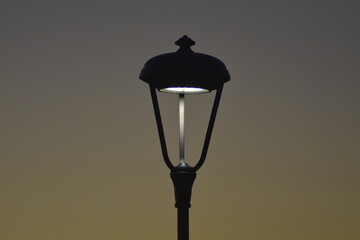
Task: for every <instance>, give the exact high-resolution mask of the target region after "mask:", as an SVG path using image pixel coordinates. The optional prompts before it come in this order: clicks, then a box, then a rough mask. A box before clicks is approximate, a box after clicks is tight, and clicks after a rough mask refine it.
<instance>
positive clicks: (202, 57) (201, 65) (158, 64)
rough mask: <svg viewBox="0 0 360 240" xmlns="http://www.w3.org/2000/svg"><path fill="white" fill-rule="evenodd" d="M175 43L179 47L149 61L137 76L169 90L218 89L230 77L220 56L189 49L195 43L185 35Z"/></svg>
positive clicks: (183, 92)
mask: <svg viewBox="0 0 360 240" xmlns="http://www.w3.org/2000/svg"><path fill="white" fill-rule="evenodd" d="M175 44H176V45H178V46H180V48H179V50H178V51H176V52H172V53H165V54H161V55H158V56H156V57H153V58H151V59H150V60H148V61H147V62H146V63H145V65H144V67H143V69H142V70H141V73H140V77H139V78H140V79H141V80H143V81H144V82H146V83H148V84H149V85H150V87H153V88H156V89H157V90H159V91H161V92H168V93H181V94H188V93H205V92H210V91H212V90H216V89H219V88H220V87H222V86H223V84H224V83H225V82H227V81H229V80H230V74H229V72H228V70H227V69H226V66H225V64H224V63H223V62H222V61H220V60H219V59H217V58H215V57H213V56H210V55H207V54H203V53H196V52H194V51H192V49H191V46H193V45H195V42H194V41H193V40H191V39H190V38H189V37H187V36H186V35H184V36H183V37H182V38H180V39H179V40H178V41H176V42H175Z"/></svg>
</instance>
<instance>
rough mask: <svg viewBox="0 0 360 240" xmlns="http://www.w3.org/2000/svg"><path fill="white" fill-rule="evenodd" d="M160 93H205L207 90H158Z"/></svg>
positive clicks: (180, 88) (172, 88)
mask: <svg viewBox="0 0 360 240" xmlns="http://www.w3.org/2000/svg"><path fill="white" fill-rule="evenodd" d="M160 91H161V92H166V93H206V92H209V90H207V89H204V88H195V87H168V88H163V89H160Z"/></svg>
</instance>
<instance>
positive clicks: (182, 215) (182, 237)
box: [177, 207, 189, 240]
mask: <svg viewBox="0 0 360 240" xmlns="http://www.w3.org/2000/svg"><path fill="white" fill-rule="evenodd" d="M177 214H178V216H177V218H178V240H189V208H188V207H178V209H177Z"/></svg>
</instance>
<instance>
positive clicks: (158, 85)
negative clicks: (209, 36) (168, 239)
mask: <svg viewBox="0 0 360 240" xmlns="http://www.w3.org/2000/svg"><path fill="white" fill-rule="evenodd" d="M175 44H176V45H178V46H180V48H179V50H178V51H176V52H173V53H166V54H161V55H159V56H156V57H153V58H151V59H150V60H148V61H147V62H146V63H145V66H144V68H143V69H142V71H141V73H140V79H141V80H143V81H144V82H146V83H148V84H149V86H150V93H151V98H152V102H153V106H154V112H155V118H156V124H157V127H158V133H159V138H160V144H161V150H162V155H163V158H164V161H165V163H166V165H167V166H168V168H169V169H170V171H171V174H170V176H171V179H172V181H173V184H174V188H175V200H176V203H175V207H176V208H177V209H178V240H188V239H189V208H190V206H191V205H190V198H191V189H192V185H193V182H194V180H195V177H196V171H197V170H198V169H199V168H200V167H201V166H202V164H203V163H204V161H205V158H206V154H207V151H208V147H209V143H210V138H211V133H212V129H213V126H214V123H215V118H216V113H217V109H218V106H219V102H220V97H221V93H222V89H223V85H224V83H225V82H227V81H229V80H230V75H229V72H228V71H227V69H226V67H225V65H224V63H223V62H221V61H220V60H219V59H217V58H215V57H212V56H209V55H206V54H202V53H195V52H193V51H192V50H191V48H190V47H191V46H193V45H195V42H194V41H193V40H191V39H190V38H188V37H187V36H186V35H185V36H183V37H182V38H180V39H179V40H178V41H176V42H175ZM156 90H158V91H160V92H166V93H175V94H178V95H179V155H180V156H179V164H178V165H177V166H174V165H173V164H172V163H171V161H170V159H169V156H168V153H167V148H166V141H165V136H164V130H163V126H162V121H161V115H160V109H159V103H158V99H157V95H156ZM213 90H216V95H215V100H214V104H213V107H212V111H211V116H210V120H209V124H208V128H207V132H206V136H205V141H204V145H203V149H202V153H201V156H200V159H199V161H198V162H197V164H196V165H195V166H194V167H191V166H189V165H188V164H187V163H186V162H185V158H184V140H185V137H184V124H185V106H184V105H185V103H184V100H185V94H195V93H207V92H211V91H213Z"/></svg>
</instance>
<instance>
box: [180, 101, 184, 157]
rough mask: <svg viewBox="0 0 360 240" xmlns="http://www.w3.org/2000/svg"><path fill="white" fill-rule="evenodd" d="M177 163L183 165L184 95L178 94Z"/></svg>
mask: <svg viewBox="0 0 360 240" xmlns="http://www.w3.org/2000/svg"><path fill="white" fill-rule="evenodd" d="M179 154H180V158H179V162H180V164H181V163H185V95H184V94H179Z"/></svg>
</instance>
